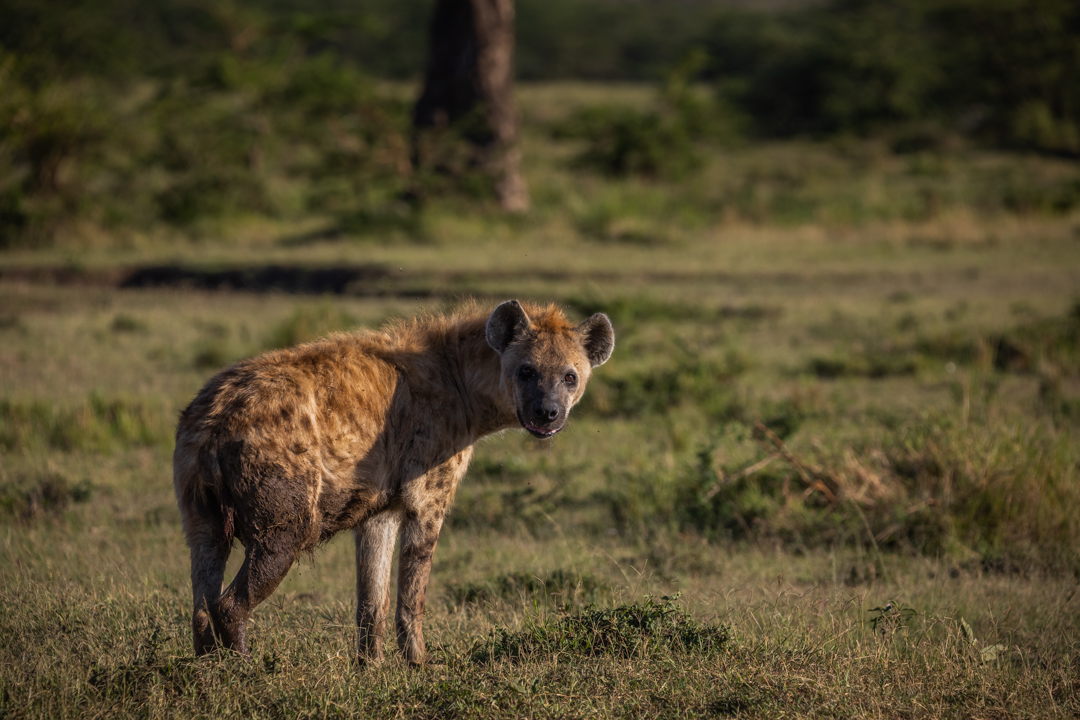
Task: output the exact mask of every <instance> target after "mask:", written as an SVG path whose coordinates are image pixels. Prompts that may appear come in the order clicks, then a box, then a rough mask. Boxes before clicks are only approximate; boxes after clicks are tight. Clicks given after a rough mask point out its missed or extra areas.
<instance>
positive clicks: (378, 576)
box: [173, 300, 615, 663]
mask: <svg viewBox="0 0 1080 720" xmlns="http://www.w3.org/2000/svg"><path fill="white" fill-rule="evenodd" d="M614 345H615V335H614V331H613V330H612V327H611V322H610V321H609V320H608V318H607V316H606V315H604V314H602V313H597V314H596V315H593V316H592V317H590V318H589V319H588V320H586V321H585V322H583V323H581V324H580V325H574V324H572V323H570V322H569V321H568V320H567V319H566V317H565V316H564V315H563V314H562V313H561V312H560V311H559V310H558V309H557V308H556V307H554V306H547V307H544V306H539V305H532V304H522V303H518V302H517V301H516V300H511V301H509V302H505V303H503V304H501V305H499V306H498V307H496V308H495V309H494V310H493V311H491V312H485V311H480V310H478V309H476V308H475V307H472V306H471V307H469V308H465V309H463V310H460V311H459V312H458V313H456V314H452V315H446V316H442V315H440V316H427V317H422V318H419V319H415V320H412V321H403V322H399V323H398V324H396V325H393V326H391V327H389V328H388V329H386V330H384V331H382V332H369V333H358V334H339V335H335V336H332V337H330V338H328V339H325V340H321V341H319V342H314V343H309V344H306V345H300V346H298V347H295V348H291V349H287V350H276V351H274V352H270V353H267V354H265V355H261V356H259V357H256V358H253V359H249V360H244V361H242V362H240V363H237V364H236V365H234V366H232V367H231V368H228V369H226V370H223V371H221V372H220V373H218V374H217V375H215V376H214V377H213V378H212V379H211V380H210V381H209V382H208V383H207V384H206V387H204V388H203V389H202V391H201V392H200V393H199V394H198V395H197V396H196V397H195V399H194V400H193V401H192V403H191V405H189V406H188V407H187V409H186V410H184V411H183V412H182V413H181V415H180V422H179V426H178V427H177V431H176V452H175V455H174V457H173V475H174V482H175V487H176V496H177V500H178V502H179V504H180V512H181V514H182V515H183V520H184V533H185V535H186V536H187V543H188V546H189V548H190V550H191V584H192V590H193V594H194V610H193V616H192V629H193V632H194V640H195V652H196V653H197V654H203V653H208V652H210V651H212V650H214V649H215V648H217V647H219V646H224V647H226V648H231V649H233V650H236V651H239V652H241V653H244V654H247V652H248V647H247V638H246V628H247V621H248V618H249V617H250V616H251V613H252V611H253V610H254V609H255V607H256V606H257V605H258V604H259V603H260V602H262V601H263V600H265V599H266V598H267V597H268V596H269V595H270V593H272V592H273V591H274V588H276V587H277V586H278V583H280V582H281V580H282V579H283V578H284V577H285V575H286V573H288V571H289V568H291V567H292V565H293V563H295V562H296V561H297V559H298V558H299V556H300V555H301V553H304V552H308V551H311V550H313V549H314V548H315V546H316V545H318V544H319V543H320V542H323V541H325V540H328V539H329V538H330V537H332V536H333V535H334V534H336V533H337V532H339V531H341V530H352V531H353V534H354V535H355V538H356V600H357V608H356V624H357V626H358V628H359V630H358V638H357V657H358V658H359V660H360V661H361V662H369V661H378V660H380V659H381V658H382V656H383V640H382V637H383V629H384V626H385V623H386V619H387V617H388V615H389V611H390V565H391V560H392V555H393V550H394V545H395V542H396V541H397V539H398V537H400V543H401V550H400V557H399V563H398V565H399V570H398V575H399V577H398V595H397V612H396V626H397V641H398V645H399V646H400V648H401V651H402V653H403V654H404V656H405V658H406V659H407V660H408V661H409V662H410V663H421V662H423V660H424V655H425V650H424V634H423V628H422V622H423V616H424V598H425V594H426V590H427V583H428V575H429V574H430V572H431V557H432V554H433V553H434V551H435V543H436V542H437V541H438V538H439V530H440V528H441V527H442V523H443V518H444V517H445V515H446V512H447V510H448V508H449V506H450V504H451V502H452V501H453V498H454V491H455V490H456V489H457V485H458V483H459V482H460V481H461V478H462V477H463V476H464V475H465V470H466V468H467V467H468V465H469V460H470V458H471V457H472V452H473V445H474V444H475V443H476V441H477V440H479V439H480V438H482V437H484V436H485V435H489V434H491V433H494V432H498V431H500V430H504V429H507V428H511V427H521V428H524V429H525V430H527V431H528V432H529V433H531V434H532V435H533V436H535V437H537V438H549V437H552V436H553V435H555V433H557V432H559V431H560V430H562V429H563V427H565V425H566V418H567V414H568V413H569V411H570V408H572V407H573V406H574V404H575V403H576V402H577V401H578V400H580V399H581V396H582V394H583V393H584V391H585V385H586V383H587V382H588V380H589V375H590V373H591V372H592V369H593V368H594V367H596V366H598V365H601V364H603V363H604V362H605V361H606V360H607V359H608V357H609V356H610V355H611V351H612V349H613V348H614ZM234 538H236V539H238V540H239V541H240V542H241V543H242V544H243V546H244V548H245V556H244V563H243V565H242V566H241V567H240V570H239V571H238V572H237V574H236V577H235V578H234V579H233V581H232V584H230V585H229V587H228V588H226V589H225V590H224V591H222V589H221V586H222V580H223V578H224V574H225V561H226V560H227V559H228V557H229V551H230V549H231V548H232V544H233V539H234Z"/></svg>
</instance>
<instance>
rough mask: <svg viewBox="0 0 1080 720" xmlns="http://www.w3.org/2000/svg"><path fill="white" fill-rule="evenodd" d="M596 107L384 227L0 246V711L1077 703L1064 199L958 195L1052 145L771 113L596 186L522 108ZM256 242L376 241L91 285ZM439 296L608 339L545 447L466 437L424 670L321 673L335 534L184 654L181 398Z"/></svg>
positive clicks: (340, 607) (1072, 316) (330, 644)
mask: <svg viewBox="0 0 1080 720" xmlns="http://www.w3.org/2000/svg"><path fill="white" fill-rule="evenodd" d="M594 100H596V101H597V102H601V101H602V102H620V103H623V104H627V105H631V106H634V107H639V108H647V107H648V106H649V103H650V102H651V100H650V98H649V96H648V93H647V92H643V91H642V90H641V89H640V88H632V87H630V88H626V87H621V88H596V89H589V88H583V87H582V86H574V87H569V88H567V87H562V88H560V87H544V88H525V89H523V92H522V101H523V106H524V115H525V118H526V120H527V121H530V122H531V124H529V125H527V126H526V130H527V132H526V137H525V153H526V155H525V157H526V162H527V166H526V172H527V176H528V180H529V182H530V185H531V188H532V191H533V195H534V200H535V209H534V210H533V211H532V212H531V213H530V214H529V215H528V216H526V217H523V218H505V217H502V216H499V215H496V214H493V213H491V212H490V211H489V210H488V209H484V208H482V207H479V208H478V207H477V206H475V205H469V204H466V203H464V202H463V201H460V200H454V199H452V198H444V199H440V200H438V201H436V202H433V203H432V204H431V205H429V206H428V207H426V208H425V210H424V211H423V216H422V223H421V226H422V227H421V230H420V231H417V232H414V231H413V230H401V229H400V228H398V229H391V230H387V231H386V232H385V233H383V232H379V233H374V234H372V233H367V232H366V231H365V232H364V233H356V234H349V233H344V234H338V235H327V234H326V233H325V230H326V229H327V223H328V220H327V217H326V216H321V215H318V214H310V215H304V216H303V217H298V218H291V219H290V218H288V217H279V218H277V219H271V220H266V219H262V220H253V219H252V218H246V219H245V218H232V219H229V218H225V219H220V218H219V220H218V221H215V222H216V223H217V224H216V225H215V227H216V228H217V230H215V232H216V233H219V234H220V237H219V238H217V237H215V238H213V239H210V238H209V237H208V236H206V235H203V236H202V239H201V240H200V239H192V238H185V237H182V236H178V235H173V236H171V238H172V241H171V242H170V244H167V245H166V244H160V243H159V242H158V241H159V240H160V239H161V237H163V235H157V234H155V233H156V232H157V231H156V230H153V231H149V232H147V233H146V234H145V235H143V236H138V237H135V236H127V239H126V240H123V241H121V240H118V239H117V238H115V237H112V236H101V237H99V240H100V242H96V243H94V244H93V246H92V247H86V246H81V245H77V244H76V245H69V246H67V248H65V247H64V244H63V243H61V244H60V245H59V246H56V247H52V248H48V249H44V250H37V251H29V250H11V251H6V252H5V253H3V254H0V603H2V607H3V608H4V611H5V612H4V613H3V615H2V617H0V638H3V640H2V641H0V714H2V715H4V716H5V717H91V716H130V715H134V716H140V717H172V716H178V717H190V716H193V715H199V716H224V715H235V714H237V713H241V714H244V715H250V716H254V717H297V716H323V715H325V716H338V715H342V716H343V715H357V714H360V715H366V716H373V717H390V716H408V717H440V718H442V717H525V716H535V717H640V716H652V715H655V716H657V717H665V718H666V717H728V716H740V717H777V716H781V715H798V716H820V717H837V716H843V717H850V716H860V717H895V716H900V715H904V716H911V717H972V716H997V717H1014V716H1015V717H1019V716H1025V717H1030V716H1038V717H1070V716H1075V715H1076V714H1077V713H1078V712H1080V706H1078V705H1077V700H1076V698H1077V697H1078V696H1080V688H1078V687H1077V681H1076V678H1077V677H1078V676H1080V675H1078V673H1077V667H1078V662H1080V647H1078V646H1077V640H1076V638H1077V637H1080V624H1078V620H1077V618H1078V617H1080V593H1078V591H1077V588H1078V584H1077V583H1078V577H1080V555H1078V554H1077V553H1078V548H1080V522H1078V521H1077V519H1076V517H1075V513H1074V512H1073V510H1074V509H1075V508H1076V507H1080V477H1078V472H1080V471H1078V467H1080V464H1078V463H1080V451H1078V448H1080V410H1078V408H1080V346H1078V342H1080V331H1078V327H1080V325H1078V322H1080V320H1078V316H1077V302H1078V300H1080V217H1078V216H1077V215H1076V211H1075V210H1066V211H1059V210H1040V209H1039V205H1038V203H1034V204H1028V205H1025V206H1023V207H1021V206H1020V205H1017V206H1015V207H1013V206H1010V205H1009V204H1008V203H1005V202H1004V201H1000V202H999V201H993V202H986V203H984V202H983V201H982V200H980V199H979V198H983V197H988V196H987V195H986V194H985V193H990V194H991V195H993V193H995V192H999V191H1000V190H1001V187H1000V186H999V185H996V184H1000V183H1003V182H1005V180H1003V178H1006V179H1007V177H1013V176H1015V178H1018V179H1015V183H1016V184H1017V186H1018V187H1024V188H1027V189H1033V188H1034V189H1035V190H1037V189H1038V188H1040V187H1043V186H1044V185H1045V186H1047V187H1049V186H1050V185H1053V184H1054V183H1057V182H1058V181H1059V180H1060V181H1061V182H1066V181H1067V180H1068V178H1069V177H1072V174H1073V173H1075V167H1074V165H1072V164H1070V163H1068V162H1065V161H1060V160H1053V159H1047V158H1040V157H1023V156H1009V155H1003V154H995V153H984V152H982V151H978V150H975V149H972V148H966V149H964V148H961V149H959V150H955V151H949V152H946V153H944V154H938V155H935V156H927V157H924V158H923V159H922V160H919V161H918V162H916V161H915V159H913V157H912V156H911V155H901V154H897V153H893V152H892V151H890V150H889V149H888V148H887V147H886V146H884V145H879V144H876V143H875V141H872V140H867V141H850V142H847V141H845V142H843V143H833V144H813V143H809V142H790V143H776V144H765V145H752V146H744V147H730V148H725V149H721V150H716V151H715V152H714V153H713V154H710V155H709V156H708V157H707V158H705V160H706V162H705V165H704V166H703V167H701V168H700V170H699V171H697V173H696V174H692V175H688V176H687V177H686V178H685V179H677V180H670V181H666V182H658V181H651V180H646V179H641V178H629V179H611V178H607V177H604V176H602V175H599V174H594V173H591V172H589V171H587V170H581V169H579V168H577V167H576V166H575V165H574V157H575V156H576V153H578V152H579V151H580V147H576V146H574V144H573V142H570V141H556V140H552V138H551V137H550V128H551V127H552V126H553V125H554V124H556V123H558V122H559V121H560V119H562V118H565V117H566V116H567V115H569V114H570V113H572V112H573V111H574V110H575V109H576V108H579V107H581V106H583V105H586V104H589V103H591V102H593V101H594ZM710 152H713V151H710ZM950 153H951V154H950ZM920 163H921V164H920ZM935 163H936V164H935ZM931 165H932V166H931ZM916 171H917V172H916ZM931 171H932V172H931ZM1009 173H1012V174H1013V175H1009ZM1009 182H1014V180H1009ZM1040 183H1042V184H1040ZM935 184H937V185H935ZM938 185H940V187H941V189H942V190H941V193H940V197H941V198H942V200H941V202H940V203H939V204H938V205H936V206H935V208H936V209H935V210H934V211H933V212H932V213H927V212H923V211H922V210H919V211H918V212H915V211H913V212H908V211H907V210H905V209H904V208H906V207H908V205H909V204H911V203H914V202H916V201H917V200H918V198H920V197H924V196H923V195H922V194H921V193H923V192H924V191H926V190H927V189H928V188H932V187H938ZM988 187H989V188H990V189H989V190H988V189H987V188H988ZM785 188H786V189H785ZM994 188H997V189H994ZM946 190H947V192H946ZM1033 192H1034V190H1033ZM785 193H786V195H785ZM785 197H786V198H787V199H784V198H785ZM796 201H798V202H796ZM918 202H922V201H921V200H919V201H918ZM800 203H802V204H800ZM913 207H914V206H913ZM800 208H802V209H800ZM915 209H916V210H918V207H916V208H915ZM923 209H924V210H925V208H923ZM72 248H78V249H72ZM269 263H275V264H278V265H280V266H283V267H290V266H291V267H295V268H298V270H302V271H305V272H306V270H307V269H310V268H318V267H331V268H341V267H346V266H364V267H367V268H370V267H373V266H377V267H378V268H381V270H380V271H379V272H372V273H370V274H368V275H364V277H365V278H368V279H365V280H363V281H362V282H357V283H356V284H354V285H350V286H348V287H347V288H346V289H345V290H344V291H343V292H341V293H340V294H333V295H326V296H319V295H317V294H312V295H300V294H288V293H285V292H280V291H267V292H261V293H247V292H234V291H221V292H213V291H206V290H197V289H193V288H191V287H187V288H185V287H182V286H181V287H166V288H157V289H154V288H123V287H121V284H122V282H121V281H122V280H123V278H125V277H128V276H129V273H130V269H131V268H132V267H144V266H162V265H176V266H182V267H184V268H195V269H203V270H207V271H210V270H221V269H223V268H226V269H227V268H237V269H238V270H241V271H245V272H246V271H247V270H250V269H251V268H252V267H253V266H262V265H264V264H269ZM35 273H36V274H35ZM255 274H257V273H255ZM310 276H311V274H310V273H309V274H308V275H305V277H310ZM245 277H246V276H245ZM42 278H54V279H56V280H57V281H56V282H53V281H52V280H46V279H42ZM462 295H476V296H479V297H481V298H487V299H490V300H491V301H492V302H494V301H495V300H497V299H503V298H506V297H524V298H535V299H539V300H554V301H556V302H559V303H561V304H562V305H563V306H564V307H565V308H566V309H567V311H568V312H569V313H570V314H571V315H573V316H574V317H577V318H584V317H586V316H587V315H588V314H590V313H592V312H595V311H597V310H604V311H606V312H608V313H609V314H610V315H611V317H612V319H613V322H614V324H615V328H616V334H617V344H616V349H615V354H614V355H613V357H612V360H611V361H610V362H609V363H608V364H607V365H605V366H604V367H602V368H600V369H598V370H597V372H596V373H595V375H594V376H593V379H592V381H591V385H590V387H589V389H588V391H587V394H586V399H585V401H584V402H583V404H582V405H581V406H580V407H579V408H577V409H576V410H575V411H574V413H573V415H572V422H571V425H570V427H569V428H568V430H567V432H565V433H563V434H560V435H559V436H558V437H557V438H556V439H555V440H554V442H553V443H549V442H544V443H539V442H536V441H533V440H530V439H528V438H526V437H524V436H523V435H521V434H519V433H508V434H504V435H501V436H498V437H495V438H491V439H489V440H487V441H485V442H484V443H482V444H481V445H480V446H479V448H478V451H477V455H476V458H475V460H474V462H473V466H472V468H471V469H470V472H469V475H468V477H467V479H466V481H465V482H464V483H463V485H462V487H461V488H460V490H459V492H458V495H457V499H456V506H455V509H454V511H453V513H452V514H451V515H450V516H449V518H448V523H447V524H446V526H445V528H444V531H443V534H442V537H441V539H440V543H439V550H438V553H437V555H436V559H435V563H434V571H433V577H432V581H431V586H430V589H429V603H428V613H427V618H426V624H427V632H426V635H427V639H428V645H429V648H430V649H431V651H432V663H431V664H430V665H429V666H427V667H425V668H423V669H421V670H416V671H410V670H408V669H407V668H405V667H404V665H403V663H401V662H400V661H399V660H398V659H396V658H393V659H391V660H390V661H389V662H388V663H387V664H386V665H385V666H383V667H380V668H374V669H366V670H361V669H359V668H357V667H356V666H354V665H353V664H352V662H351V658H352V652H353V643H354V634H355V629H354V619H353V618H354V608H353V607H352V603H353V602H354V601H353V593H354V583H355V579H354V568H353V552H352V547H351V539H350V538H348V537H345V536H342V537H339V538H336V539H335V540H333V541H331V542H330V543H328V544H327V545H326V546H325V547H324V548H322V549H321V550H320V551H319V552H318V553H317V554H316V555H315V557H314V558H313V559H312V560H310V561H308V560H305V561H304V562H302V563H301V564H300V565H298V566H297V567H296V568H294V569H293V571H292V572H291V573H290V575H289V577H288V578H287V579H286V580H285V582H284V583H283V584H282V586H281V587H280V588H279V589H278V591H277V592H276V593H275V594H274V595H273V596H272V597H271V598H270V600H269V601H267V602H266V603H264V605H262V606H261V607H260V608H259V610H258V611H257V613H256V614H255V617H254V620H253V623H252V628H251V645H252V649H253V658H252V661H251V662H245V661H243V660H241V659H240V658H236V657H218V658H211V659H206V660H195V658H194V657H193V653H192V651H191V646H190V639H189V637H188V635H189V630H188V623H189V618H188V609H187V605H188V603H189V600H188V594H189V592H190V591H189V586H188V567H187V551H186V548H185V547H184V542H183V537H182V532H181V528H180V517H179V512H178V510H177V509H176V505H175V500H174V498H173V491H172V483H171V441H172V433H173V428H174V423H175V418H176V414H177V413H178V412H179V410H180V409H181V408H182V407H183V406H184V405H185V404H186V403H187V402H189V401H190V399H191V398H192V397H193V396H194V394H195V393H196V392H197V391H198V389H199V387H200V386H201V385H202V384H203V383H204V382H205V381H206V380H207V379H208V378H209V376H210V375H211V374H212V373H213V372H214V371H215V370H216V369H217V368H219V367H222V366H224V365H226V364H228V363H230V362H232V361H234V360H236V359H239V358H241V357H245V356H248V355H251V354H254V353H258V352H262V351H264V350H265V349H267V348H270V347H277V346H281V345H288V344H291V343H295V342H301V341H305V340H308V339H312V338H314V337H318V336H320V335H322V334H325V333H329V332H334V331H338V330H342V329H349V328H353V327H357V326H359V327H377V326H378V325H380V324H381V323H382V322H384V321H385V320H386V319H387V318H391V317H395V316H401V315H409V314H411V313H413V312H416V311H417V310H418V309H420V308H422V307H433V308H436V309H437V308H439V307H442V306H445V305H447V304H451V303H452V302H453V300H454V298H455V297H459V296H462ZM237 555H238V553H237ZM239 561H240V558H239V557H236V556H234V557H233V558H232V559H231V562H230V572H233V571H235V569H236V568H237V567H238V565H239ZM676 595H677V596H678V599H676V600H670V601H669V600H664V599H663V598H665V597H667V598H673V597H675V596H676ZM886 608H888V609H886ZM654 621H655V622H654ZM687 633H690V635H687ZM694 633H697V634H696V635H695V634H694ZM687 637H701V638H713V640H714V642H713V641H710V642H711V644H709V643H705V644H702V643H698V642H697V641H693V642H690V641H688V640H687Z"/></svg>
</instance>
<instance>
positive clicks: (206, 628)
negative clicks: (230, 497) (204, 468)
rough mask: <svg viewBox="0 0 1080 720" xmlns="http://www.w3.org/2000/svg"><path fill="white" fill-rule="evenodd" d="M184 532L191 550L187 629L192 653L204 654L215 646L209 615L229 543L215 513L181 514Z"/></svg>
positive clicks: (213, 608) (229, 540)
mask: <svg viewBox="0 0 1080 720" xmlns="http://www.w3.org/2000/svg"><path fill="white" fill-rule="evenodd" d="M184 530H185V534H186V535H187V542H188V548H189V549H190V551H191V591H192V600H193V608H192V615H191V630H192V634H193V636H194V641H195V654H196V655H205V654H207V653H209V652H213V650H214V649H216V647H217V639H216V638H215V636H214V627H213V622H212V613H213V612H214V610H215V607H216V603H217V600H218V597H219V596H220V595H221V582H222V580H223V579H224V578H225V563H226V561H228V559H229V551H230V550H231V549H232V542H231V538H228V537H226V535H225V530H224V527H223V524H222V522H221V517H220V515H219V514H217V513H210V517H207V515H206V514H198V515H196V514H194V513H190V512H189V513H185V517H184Z"/></svg>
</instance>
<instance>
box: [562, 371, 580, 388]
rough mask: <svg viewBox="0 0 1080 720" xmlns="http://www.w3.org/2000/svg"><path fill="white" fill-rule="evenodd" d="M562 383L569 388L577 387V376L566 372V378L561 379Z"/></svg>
mask: <svg viewBox="0 0 1080 720" xmlns="http://www.w3.org/2000/svg"><path fill="white" fill-rule="evenodd" d="M563 381H564V382H565V383H566V384H567V385H570V386H574V385H577V375H575V374H574V373H572V372H568V373H566V377H564V378H563Z"/></svg>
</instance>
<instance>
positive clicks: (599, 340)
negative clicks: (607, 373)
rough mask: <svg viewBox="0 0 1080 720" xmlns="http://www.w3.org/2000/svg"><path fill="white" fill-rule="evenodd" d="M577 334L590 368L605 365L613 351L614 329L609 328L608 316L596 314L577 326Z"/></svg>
mask: <svg viewBox="0 0 1080 720" xmlns="http://www.w3.org/2000/svg"><path fill="white" fill-rule="evenodd" d="M577 332H578V335H580V336H581V344H582V345H583V346H584V347H585V354H586V355H588V356H589V362H590V363H591V364H592V366H593V367H596V366H597V365H603V364H604V363H606V362H607V360H608V358H609V357H611V351H612V350H614V349H615V328H613V327H611V320H609V319H608V316H607V315H605V314H604V313H596V314H595V315H593V316H592V317H591V318H589V319H588V320H586V321H585V322H583V323H581V324H580V325H578V326H577Z"/></svg>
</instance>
